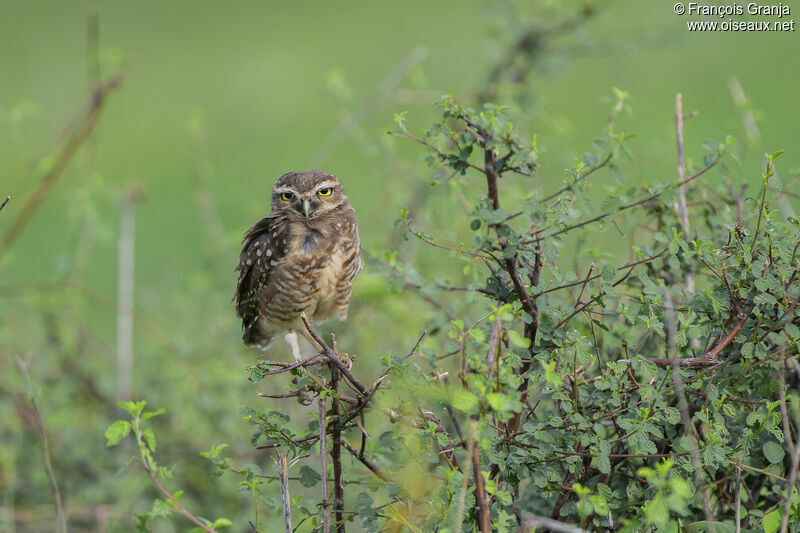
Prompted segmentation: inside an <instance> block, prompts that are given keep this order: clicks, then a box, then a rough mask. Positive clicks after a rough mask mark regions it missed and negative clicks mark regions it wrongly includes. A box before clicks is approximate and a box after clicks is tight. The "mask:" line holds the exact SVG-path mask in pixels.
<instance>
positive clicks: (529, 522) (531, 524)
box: [522, 511, 586, 533]
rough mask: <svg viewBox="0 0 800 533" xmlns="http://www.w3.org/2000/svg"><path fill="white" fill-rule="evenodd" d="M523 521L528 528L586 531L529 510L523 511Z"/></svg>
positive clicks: (562, 532)
mask: <svg viewBox="0 0 800 533" xmlns="http://www.w3.org/2000/svg"><path fill="white" fill-rule="evenodd" d="M522 523H523V524H524V527H525V528H526V530H528V529H532V528H543V529H544V531H554V532H555V533H586V530H584V529H581V528H578V527H575V526H571V525H569V524H566V523H564V522H560V521H558V520H553V519H552V518H546V517H544V516H538V515H535V514H531V513H529V512H528V511H522Z"/></svg>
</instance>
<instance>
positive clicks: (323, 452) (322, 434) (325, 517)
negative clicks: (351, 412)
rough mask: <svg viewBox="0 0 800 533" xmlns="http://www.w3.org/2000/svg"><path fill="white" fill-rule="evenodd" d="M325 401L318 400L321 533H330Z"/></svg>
mask: <svg viewBox="0 0 800 533" xmlns="http://www.w3.org/2000/svg"><path fill="white" fill-rule="evenodd" d="M325 412H326V409H325V399H324V398H322V397H320V399H319V456H320V470H321V472H320V473H321V474H322V531H323V533H330V531H331V508H330V502H329V494H328V439H327V438H326V436H327V427H326V424H325V422H326V420H325Z"/></svg>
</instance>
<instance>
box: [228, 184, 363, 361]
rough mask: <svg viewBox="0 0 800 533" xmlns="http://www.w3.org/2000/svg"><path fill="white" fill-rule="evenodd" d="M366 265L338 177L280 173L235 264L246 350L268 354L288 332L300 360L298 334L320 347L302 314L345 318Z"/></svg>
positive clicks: (238, 309)
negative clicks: (269, 202) (269, 204)
mask: <svg viewBox="0 0 800 533" xmlns="http://www.w3.org/2000/svg"><path fill="white" fill-rule="evenodd" d="M361 266H362V263H361V242H360V241H359V238H358V225H357V223H356V215H355V212H354V211H353V207H352V206H351V205H350V201H349V200H348V199H347V196H345V194H344V190H343V188H342V183H341V182H340V181H339V179H338V178H337V177H336V176H334V175H333V174H329V173H328V172H323V171H321V170H308V171H304V172H290V173H288V174H284V175H283V176H281V177H280V178H279V179H278V181H276V182H275V185H274V186H273V187H272V208H271V211H270V213H269V215H267V216H266V217H264V218H262V219H261V220H259V221H257V222H256V223H255V224H253V225H252V226H251V227H250V229H249V230H247V232H246V233H245V235H244V239H243V240H242V253H241V255H240V257H239V265H238V266H237V267H236V271H237V272H238V273H239V281H238V283H237V284H236V293H235V294H234V300H235V302H236V314H237V315H238V316H239V318H241V319H242V329H243V333H242V340H243V341H244V344H245V346H255V347H258V348H260V349H261V350H262V351H263V350H266V349H267V348H269V347H270V345H271V344H272V341H273V340H274V338H275V336H276V335H278V334H284V335H285V336H286V341H287V342H288V343H289V345H290V346H291V348H292V354H293V355H294V357H295V359H297V360H299V359H300V349H299V345H298V342H297V334H298V333H300V334H301V335H303V336H305V337H306V338H307V339H308V340H309V342H310V343H311V344H312V346H317V343H316V342H315V341H314V339H313V338H311V336H310V335H309V334H308V332H307V330H306V328H305V326H304V324H303V321H302V319H301V317H300V314H301V313H304V312H305V313H306V315H307V316H308V318H309V319H310V320H311V321H313V322H321V321H323V320H328V319H330V318H338V319H339V320H345V319H346V318H347V309H348V307H349V305H350V293H351V292H352V289H353V278H355V277H356V275H357V274H358V273H359V272H360V271H361Z"/></svg>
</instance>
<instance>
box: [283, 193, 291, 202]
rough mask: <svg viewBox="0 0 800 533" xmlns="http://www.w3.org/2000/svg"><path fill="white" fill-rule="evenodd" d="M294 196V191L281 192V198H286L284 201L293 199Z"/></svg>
mask: <svg viewBox="0 0 800 533" xmlns="http://www.w3.org/2000/svg"><path fill="white" fill-rule="evenodd" d="M292 198H294V193H291V192H285V193H282V194H281V200H284V201H286V202H288V201H289V200H291V199H292Z"/></svg>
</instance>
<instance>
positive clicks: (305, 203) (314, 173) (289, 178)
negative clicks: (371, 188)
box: [272, 170, 348, 219]
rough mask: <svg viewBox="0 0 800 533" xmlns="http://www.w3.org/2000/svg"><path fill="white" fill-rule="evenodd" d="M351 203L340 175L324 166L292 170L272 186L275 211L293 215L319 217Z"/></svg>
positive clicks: (273, 210) (293, 216)
mask: <svg viewBox="0 0 800 533" xmlns="http://www.w3.org/2000/svg"><path fill="white" fill-rule="evenodd" d="M347 203H348V200H347V196H345V195H344V190H343V189H342V182H340V181H339V178H337V177H336V176H334V175H333V174H331V173H329V172H324V171H322V170H305V171H302V172H289V173H287V174H284V175H283V176H281V177H280V178H278V181H276V182H275V185H273V186H272V212H273V213H276V212H280V213H284V214H286V215H287V216H290V217H292V218H301V219H310V218H318V217H321V216H323V215H325V214H326V213H328V212H330V211H332V210H334V209H336V208H337V207H339V206H341V205H343V204H347Z"/></svg>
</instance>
